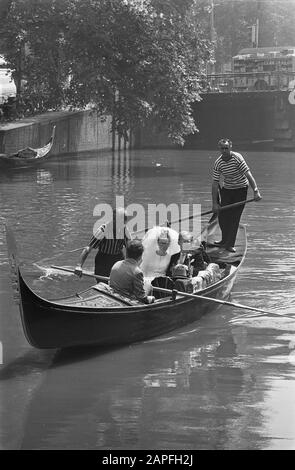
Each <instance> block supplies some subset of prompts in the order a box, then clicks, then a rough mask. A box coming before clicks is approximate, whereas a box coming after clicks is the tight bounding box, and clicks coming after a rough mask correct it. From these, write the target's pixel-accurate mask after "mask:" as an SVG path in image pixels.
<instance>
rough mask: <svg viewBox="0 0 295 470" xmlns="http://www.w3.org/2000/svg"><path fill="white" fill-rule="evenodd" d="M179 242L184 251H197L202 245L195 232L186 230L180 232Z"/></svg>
mask: <svg viewBox="0 0 295 470" xmlns="http://www.w3.org/2000/svg"><path fill="white" fill-rule="evenodd" d="M178 244H179V246H180V250H181V251H182V252H184V253H185V252H186V253H193V252H196V251H198V249H199V245H200V243H199V242H198V240H196V239H195V237H194V234H193V233H192V232H187V231H185V230H183V231H182V232H180V233H179V236H178Z"/></svg>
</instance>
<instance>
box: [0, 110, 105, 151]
mask: <svg viewBox="0 0 295 470" xmlns="http://www.w3.org/2000/svg"><path fill="white" fill-rule="evenodd" d="M54 125H56V134H55V139H54V144H53V147H52V151H51V154H52V155H61V154H69V153H70V154H73V153H78V152H79V153H81V152H89V151H97V150H110V149H111V148H112V146H113V143H114V142H113V139H112V133H111V118H110V117H106V118H105V119H104V120H102V119H101V118H100V117H99V116H98V114H97V113H96V112H93V111H90V110H87V111H76V112H70V111H59V112H48V113H44V114H40V115H37V116H32V117H31V116H30V117H27V118H23V119H20V120H17V121H13V122H8V123H3V124H2V125H1V126H0V153H5V154H11V153H14V152H17V151H18V150H19V149H21V148H25V147H27V146H29V147H33V148H38V147H42V146H43V145H44V144H45V143H46V142H47V141H48V139H49V138H50V136H51V133H52V128H53V126H54Z"/></svg>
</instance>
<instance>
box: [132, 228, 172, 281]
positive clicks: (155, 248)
mask: <svg viewBox="0 0 295 470" xmlns="http://www.w3.org/2000/svg"><path fill="white" fill-rule="evenodd" d="M142 244H143V246H144V252H143V255H142V262H141V265H140V267H141V269H142V271H143V275H144V278H145V286H146V289H149V287H150V284H151V281H152V280H153V279H154V278H155V277H158V276H165V275H166V270H167V268H168V266H169V263H170V259H171V256H172V255H174V254H175V253H179V251H180V246H179V244H178V233H177V232H176V231H175V230H173V229H171V228H169V227H158V226H156V227H153V228H151V229H150V230H148V231H147V233H146V234H145V236H144V237H143V239H142Z"/></svg>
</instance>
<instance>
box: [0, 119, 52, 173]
mask: <svg viewBox="0 0 295 470" xmlns="http://www.w3.org/2000/svg"><path fill="white" fill-rule="evenodd" d="M55 128H56V126H54V127H53V129H52V134H51V137H50V139H49V141H48V142H47V144H46V145H44V147H40V148H31V147H27V148H24V149H21V150H19V151H18V152H16V153H13V154H11V155H6V154H0V168H2V169H12V170H16V169H22V168H29V167H32V166H35V165H38V164H39V163H41V162H43V161H44V160H45V159H46V158H47V157H48V155H49V152H50V150H51V148H52V145H53V142H54V136H55Z"/></svg>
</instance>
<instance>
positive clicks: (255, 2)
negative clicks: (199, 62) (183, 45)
mask: <svg viewBox="0 0 295 470" xmlns="http://www.w3.org/2000/svg"><path fill="white" fill-rule="evenodd" d="M257 19H258V20H259V35H258V36H259V41H258V45H259V47H271V46H293V47H294V46H295V28H294V23H295V2H294V0H218V1H215V0H214V26H215V30H216V44H215V55H216V61H217V69H219V68H220V67H221V65H222V64H223V63H225V62H229V61H230V60H231V58H232V57H233V56H234V55H236V54H237V53H238V52H239V51H240V50H241V49H243V48H248V47H252V43H251V26H252V25H254V24H256V20H257Z"/></svg>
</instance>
